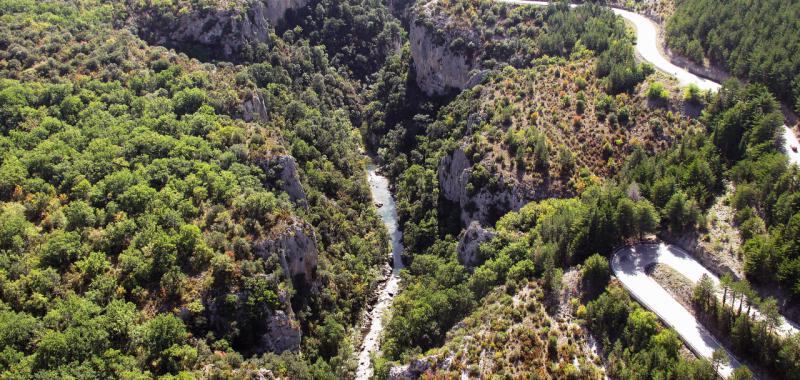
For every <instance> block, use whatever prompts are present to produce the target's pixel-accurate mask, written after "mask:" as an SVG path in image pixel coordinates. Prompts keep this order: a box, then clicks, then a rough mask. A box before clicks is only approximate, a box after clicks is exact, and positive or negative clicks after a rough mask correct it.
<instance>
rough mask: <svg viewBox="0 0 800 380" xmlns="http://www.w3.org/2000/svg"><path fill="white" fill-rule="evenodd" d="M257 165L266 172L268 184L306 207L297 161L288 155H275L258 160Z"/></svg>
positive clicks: (297, 203)
mask: <svg viewBox="0 0 800 380" xmlns="http://www.w3.org/2000/svg"><path fill="white" fill-rule="evenodd" d="M258 166H260V167H261V169H263V170H264V172H265V173H266V174H267V177H268V179H269V182H270V184H274V186H275V188H277V189H278V190H280V191H283V192H284V193H286V194H287V195H289V199H290V200H291V201H292V202H294V203H295V204H296V205H298V206H301V207H307V206H308V204H307V202H306V192H305V190H303V184H302V183H300V176H299V175H298V174H297V161H295V159H294V157H292V156H289V155H277V156H272V157H268V158H264V159H260V160H258Z"/></svg>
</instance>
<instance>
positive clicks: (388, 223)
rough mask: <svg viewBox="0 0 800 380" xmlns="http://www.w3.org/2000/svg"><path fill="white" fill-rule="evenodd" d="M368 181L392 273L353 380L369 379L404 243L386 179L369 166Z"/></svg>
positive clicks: (376, 307)
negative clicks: (386, 239) (387, 241)
mask: <svg viewBox="0 0 800 380" xmlns="http://www.w3.org/2000/svg"><path fill="white" fill-rule="evenodd" d="M367 180H368V181H369V191H370V193H371V194H372V201H373V202H374V203H375V206H376V207H377V208H378V214H379V215H380V217H381V220H382V221H383V225H384V226H385V227H386V231H387V232H388V233H389V237H390V238H391V249H392V252H391V255H392V272H391V274H390V275H389V278H388V279H387V280H386V282H385V283H384V284H383V286H382V287H381V288H380V289H379V293H378V299H377V302H376V303H375V305H374V306H373V308H372V311H370V313H369V320H370V323H369V331H368V332H367V334H366V335H365V336H364V341H363V342H362V344H361V347H360V349H359V354H358V368H357V369H356V379H359V380H366V379H369V378H370V377H372V372H373V368H372V362H371V361H370V354H372V353H374V352H376V351H377V350H378V349H379V348H380V334H381V332H382V331H383V318H384V317H385V316H386V311H387V310H388V309H389V307H390V306H391V305H392V300H393V299H394V296H395V295H397V292H398V291H399V290H400V269H402V268H403V260H402V254H403V241H402V233H401V232H400V229H399V228H398V225H397V205H396V204H395V202H394V197H393V196H392V193H391V192H390V191H389V179H388V178H386V177H384V176H382V175H380V174H379V173H378V167H377V166H376V165H375V164H373V163H370V164H368V165H367Z"/></svg>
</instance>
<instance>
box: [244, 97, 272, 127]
mask: <svg viewBox="0 0 800 380" xmlns="http://www.w3.org/2000/svg"><path fill="white" fill-rule="evenodd" d="M242 108H243V111H244V112H243V114H242V119H244V121H247V122H251V121H267V120H268V119H267V118H268V117H269V113H268V112H267V105H266V104H265V103H264V98H263V97H262V96H261V94H260V93H259V92H258V91H253V92H252V93H251V94H250V97H249V98H247V99H246V100H245V101H244V103H243V104H242Z"/></svg>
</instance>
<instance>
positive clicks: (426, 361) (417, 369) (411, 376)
mask: <svg viewBox="0 0 800 380" xmlns="http://www.w3.org/2000/svg"><path fill="white" fill-rule="evenodd" d="M453 362H454V358H453V356H452V355H451V356H447V357H446V358H444V359H441V358H439V357H438V356H428V357H422V358H419V359H413V360H411V362H410V363H409V364H406V365H401V366H394V367H392V368H390V369H389V377H388V378H389V380H416V379H419V378H420V377H421V376H422V375H424V374H425V373H426V372H428V371H431V370H444V371H447V370H450V369H451V367H452V366H453Z"/></svg>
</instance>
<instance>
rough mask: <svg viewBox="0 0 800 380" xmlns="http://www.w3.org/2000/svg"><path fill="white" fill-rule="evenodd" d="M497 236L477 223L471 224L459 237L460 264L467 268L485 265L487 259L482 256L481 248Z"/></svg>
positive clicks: (457, 249) (457, 250)
mask: <svg viewBox="0 0 800 380" xmlns="http://www.w3.org/2000/svg"><path fill="white" fill-rule="evenodd" d="M496 235H497V233H496V232H495V231H493V230H490V229H486V228H483V227H481V225H480V223H478V222H477V221H473V222H471V223H470V224H469V227H467V229H465V230H464V231H461V234H460V235H458V245H457V246H456V252H457V253H458V262H459V263H461V265H463V266H465V267H467V268H474V267H476V266H478V265H481V264H483V262H484V260H485V258H483V257H481V255H480V246H481V244H483V243H484V242H487V241H489V240H491V239H492V238H493V237H495V236H496Z"/></svg>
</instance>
